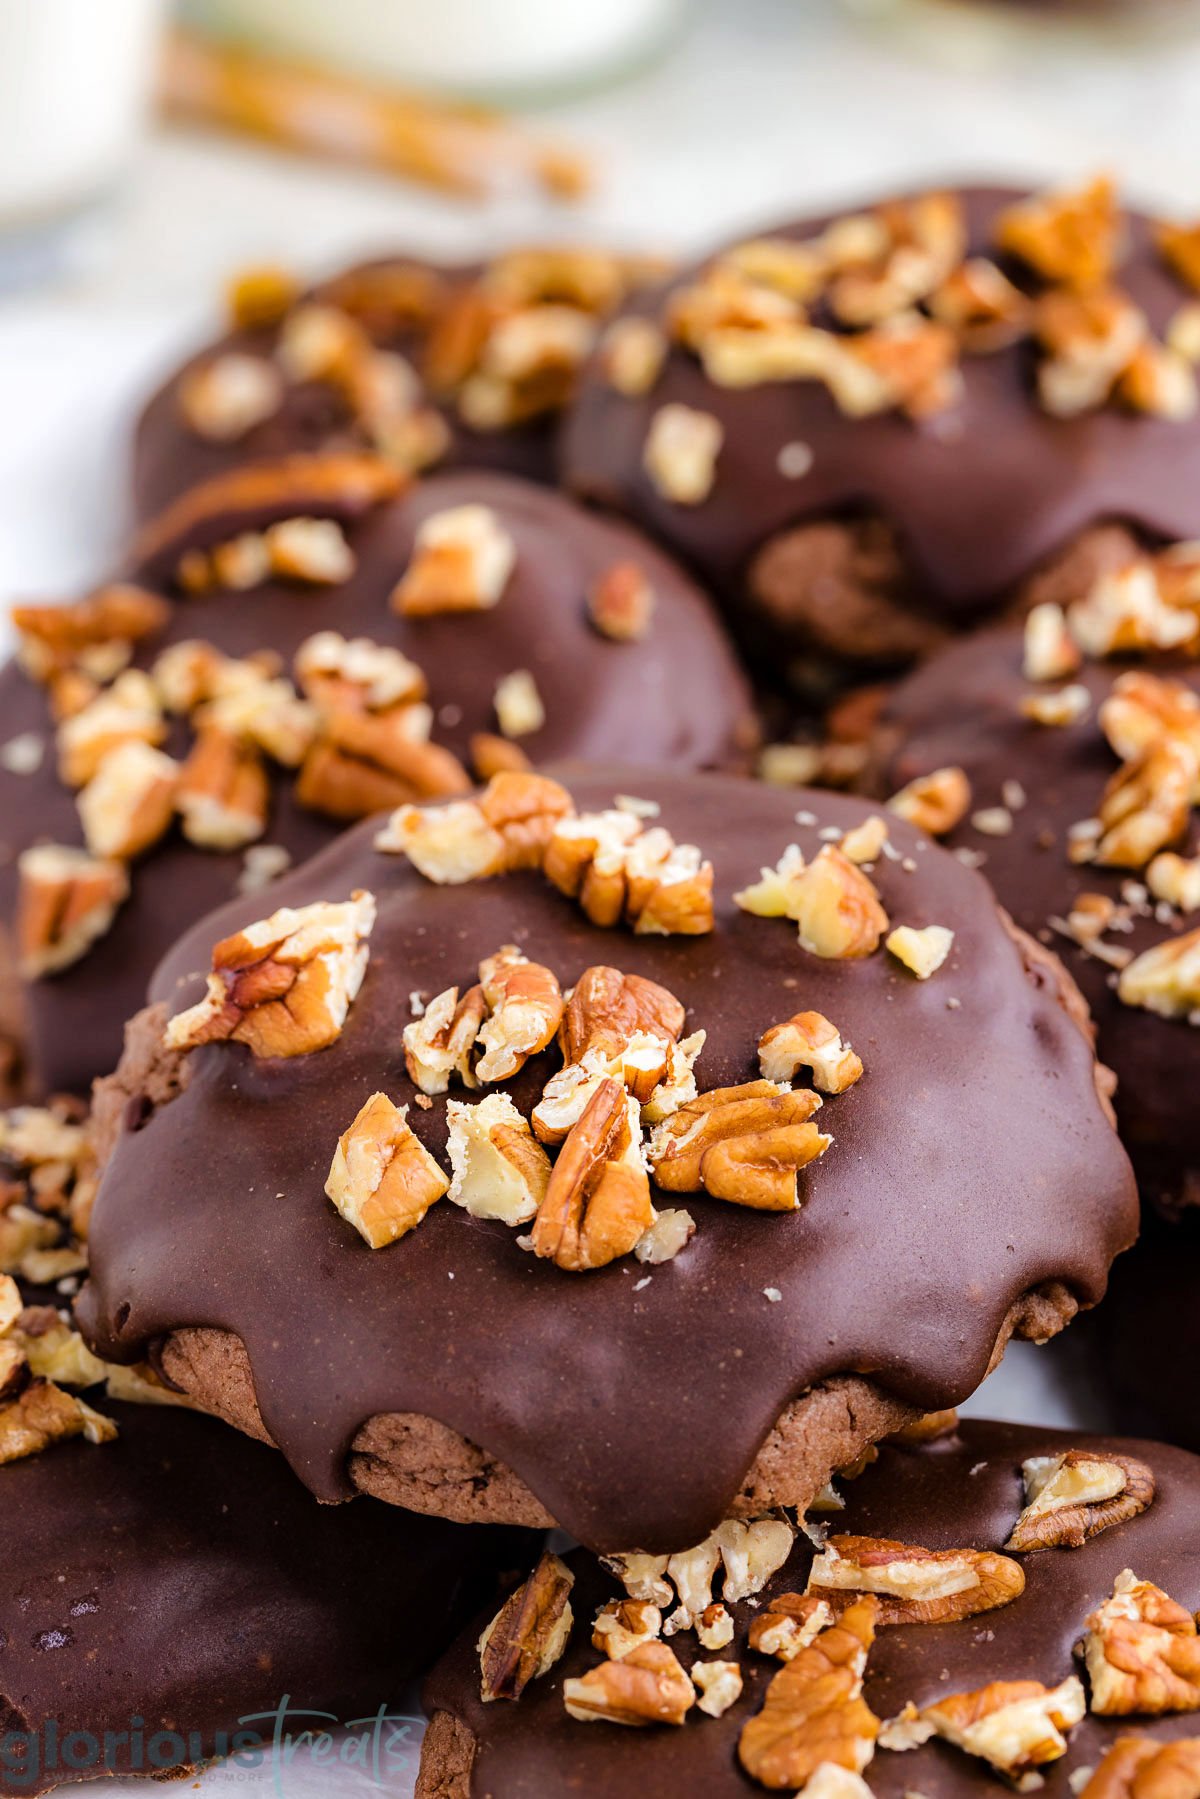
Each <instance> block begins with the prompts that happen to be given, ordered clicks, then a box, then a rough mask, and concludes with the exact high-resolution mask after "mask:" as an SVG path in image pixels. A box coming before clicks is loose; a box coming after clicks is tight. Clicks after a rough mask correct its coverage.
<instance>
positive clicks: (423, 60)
mask: <svg viewBox="0 0 1200 1799" xmlns="http://www.w3.org/2000/svg"><path fill="white" fill-rule="evenodd" d="M687 4H688V0H185V3H184V9H183V10H184V16H185V17H186V18H190V19H194V20H195V21H196V22H197V23H202V24H204V25H206V26H209V27H211V28H213V29H215V30H217V31H219V32H220V33H222V34H223V35H227V36H230V37H236V38H238V39H241V40H242V41H249V42H251V43H255V44H258V45H259V46H261V47H262V48H265V49H268V50H272V51H275V52H277V53H278V54H280V55H291V56H295V57H298V58H301V59H303V60H306V61H309V62H315V63H324V64H326V65H327V66H334V67H337V68H340V69H345V70H350V71H352V72H354V73H357V74H360V75H365V76H368V77H370V78H371V79H373V80H375V81H391V82H396V83H399V84H402V85H404V86H408V87H419V88H426V89H438V90H440V91H442V92H444V93H452V94H460V95H467V96H472V97H477V98H481V99H496V100H507V99H526V98H532V99H538V98H551V97H553V96H555V95H556V94H561V93H563V92H565V91H568V90H573V89H577V88H580V87H584V86H590V85H592V84H593V83H599V82H602V81H605V80H608V79H610V78H612V77H614V76H616V75H619V74H622V73H624V72H625V71H626V70H627V69H630V68H632V67H634V66H636V65H637V64H638V63H639V62H641V61H642V60H643V59H644V58H646V57H649V56H651V55H653V54H654V53H655V52H656V51H657V50H658V49H659V48H660V47H661V46H662V45H663V44H665V43H666V42H667V41H668V40H669V39H670V37H671V36H672V35H673V33H674V31H675V29H676V28H677V27H678V26H679V24H680V23H681V21H682V19H683V15H684V12H685V10H686V8H687Z"/></svg>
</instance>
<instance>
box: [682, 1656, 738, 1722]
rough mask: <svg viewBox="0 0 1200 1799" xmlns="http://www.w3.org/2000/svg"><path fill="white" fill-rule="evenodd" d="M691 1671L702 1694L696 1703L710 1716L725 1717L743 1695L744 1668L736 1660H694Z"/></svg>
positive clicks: (693, 1679) (694, 1681)
mask: <svg viewBox="0 0 1200 1799" xmlns="http://www.w3.org/2000/svg"><path fill="white" fill-rule="evenodd" d="M690 1672H691V1677H692V1681H693V1683H694V1684H695V1686H696V1687H697V1688H698V1690H699V1692H700V1694H701V1697H700V1698H699V1699H698V1700H697V1701H696V1704H697V1705H698V1706H699V1708H700V1710H701V1711H702V1712H707V1713H708V1716H709V1717H710V1718H721V1717H724V1715H725V1713H726V1712H727V1711H728V1710H729V1708H730V1706H731V1705H736V1704H737V1702H738V1700H739V1699H740V1698H741V1696H742V1670H741V1669H740V1668H739V1666H738V1664H737V1663H736V1662H693V1663H692V1666H691V1670H690Z"/></svg>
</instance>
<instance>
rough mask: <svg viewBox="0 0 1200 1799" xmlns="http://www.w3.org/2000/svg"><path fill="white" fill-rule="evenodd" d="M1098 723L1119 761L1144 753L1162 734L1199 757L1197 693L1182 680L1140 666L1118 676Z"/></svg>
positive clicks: (1101, 708) (1199, 736) (1198, 699)
mask: <svg viewBox="0 0 1200 1799" xmlns="http://www.w3.org/2000/svg"><path fill="white" fill-rule="evenodd" d="M1100 726H1101V729H1102V730H1103V732H1104V735H1105V736H1106V737H1107V739H1108V741H1109V743H1110V745H1111V746H1112V748H1113V750H1114V751H1115V753H1116V754H1117V755H1118V756H1119V757H1120V758H1121V760H1122V762H1131V761H1133V760H1135V759H1136V758H1137V757H1138V756H1141V755H1144V754H1145V753H1146V752H1147V751H1148V750H1151V749H1153V747H1154V745H1155V744H1156V743H1158V742H1159V741H1160V740H1161V739H1162V738H1164V737H1167V738H1172V739H1174V740H1176V741H1177V742H1179V743H1182V744H1184V745H1186V746H1187V747H1188V748H1189V749H1191V750H1192V752H1193V753H1194V754H1195V755H1196V756H1197V757H1200V696H1198V695H1196V694H1195V693H1193V692H1192V689H1191V688H1190V687H1188V686H1187V685H1186V684H1185V683H1184V682H1183V681H1170V680H1165V679H1163V677H1162V676H1160V675H1151V674H1147V673H1146V672H1145V671H1144V670H1142V669H1135V670H1130V671H1129V672H1128V673H1126V674H1123V675H1118V677H1117V679H1116V680H1115V681H1114V682H1113V685H1112V691H1111V692H1110V693H1109V695H1108V697H1107V698H1106V699H1105V700H1104V702H1103V704H1102V705H1101V707H1100Z"/></svg>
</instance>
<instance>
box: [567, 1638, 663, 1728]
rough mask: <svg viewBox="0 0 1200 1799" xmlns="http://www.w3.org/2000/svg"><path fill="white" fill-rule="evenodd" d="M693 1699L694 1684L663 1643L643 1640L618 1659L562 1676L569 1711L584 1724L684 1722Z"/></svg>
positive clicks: (570, 1714) (571, 1715)
mask: <svg viewBox="0 0 1200 1799" xmlns="http://www.w3.org/2000/svg"><path fill="white" fill-rule="evenodd" d="M695 1702H696V1692H695V1688H694V1687H693V1686H692V1683H691V1681H690V1680H689V1679H688V1677H687V1675H686V1674H685V1673H684V1671H683V1668H682V1667H681V1665H680V1662H679V1659H678V1657H677V1656H676V1654H675V1651H674V1650H673V1649H670V1648H668V1646H667V1644H666V1643H643V1644H642V1645H641V1646H640V1647H639V1648H637V1649H631V1650H630V1651H629V1653H628V1655H626V1656H623V1657H622V1659H621V1660H620V1661H619V1662H601V1663H600V1666H599V1667H598V1668H592V1669H590V1670H589V1671H588V1673H586V1674H584V1675H583V1676H582V1677H581V1678H580V1679H578V1680H565V1681H564V1682H563V1704H564V1705H565V1706H566V1708H567V1713H568V1716H570V1717H572V1718H577V1719H578V1720H579V1721H580V1723H582V1724H597V1723H609V1724H634V1725H637V1724H682V1723H683V1720H684V1718H685V1717H686V1716H687V1714H688V1712H689V1711H690V1710H691V1708H692V1706H693V1705H694V1704H695Z"/></svg>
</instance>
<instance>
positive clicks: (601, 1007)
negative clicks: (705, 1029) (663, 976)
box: [559, 964, 686, 1063]
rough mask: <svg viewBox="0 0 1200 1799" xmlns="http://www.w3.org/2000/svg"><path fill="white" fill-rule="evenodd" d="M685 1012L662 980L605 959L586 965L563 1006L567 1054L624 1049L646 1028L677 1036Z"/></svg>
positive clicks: (571, 1057) (576, 1058)
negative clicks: (626, 971)
mask: <svg viewBox="0 0 1200 1799" xmlns="http://www.w3.org/2000/svg"><path fill="white" fill-rule="evenodd" d="M685 1017H686V1013H685V1011H684V1008H683V1006H682V1005H681V1004H680V1002H679V1001H678V1000H677V999H676V998H675V995H674V994H673V993H670V992H668V990H667V989H666V988H665V987H660V986H659V984H658V982H657V981H650V980H647V979H646V978H645V976H644V975H639V974H622V972H621V970H620V969H619V968H608V967H605V966H604V965H603V964H597V965H596V966H594V967H592V968H585V969H584V971H583V973H582V974H581V975H580V977H579V979H578V980H577V981H576V983H575V986H574V988H573V989H572V991H571V994H570V996H569V998H568V1000H567V1003H566V1006H565V1008H564V1011H563V1020H562V1030H561V1032H560V1033H559V1036H560V1041H561V1044H562V1053H563V1060H564V1061H565V1062H568V1063H569V1062H582V1061H583V1059H584V1057H585V1056H586V1055H587V1054H588V1052H589V1051H590V1050H597V1051H599V1052H600V1053H601V1054H602V1055H604V1056H606V1057H608V1056H616V1055H619V1054H620V1053H621V1052H622V1051H623V1050H626V1049H628V1048H629V1045H630V1044H631V1043H632V1042H633V1039H634V1038H635V1037H636V1036H638V1035H639V1033H643V1032H644V1033H646V1034H647V1035H649V1036H652V1037H658V1038H661V1039H662V1040H663V1042H666V1043H675V1042H678V1040H679V1035H680V1032H681V1031H682V1030H683V1026H684V1020H685Z"/></svg>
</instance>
